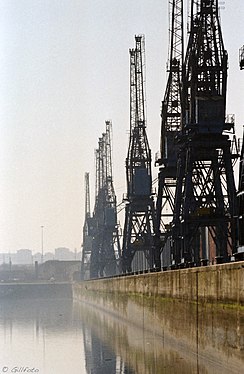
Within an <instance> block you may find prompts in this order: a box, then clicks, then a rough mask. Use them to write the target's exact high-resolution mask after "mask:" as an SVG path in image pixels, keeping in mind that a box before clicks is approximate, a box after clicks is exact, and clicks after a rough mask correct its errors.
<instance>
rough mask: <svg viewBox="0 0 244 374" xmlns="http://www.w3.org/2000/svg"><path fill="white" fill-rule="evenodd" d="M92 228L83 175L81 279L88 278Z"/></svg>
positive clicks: (87, 179)
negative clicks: (83, 202)
mask: <svg viewBox="0 0 244 374" xmlns="http://www.w3.org/2000/svg"><path fill="white" fill-rule="evenodd" d="M92 226H93V218H92V217H91V209H90V182H89V173H85V221H84V225H83V243H82V257H81V279H82V280H84V279H89V278H90V256H91V252H92V235H91V233H92Z"/></svg>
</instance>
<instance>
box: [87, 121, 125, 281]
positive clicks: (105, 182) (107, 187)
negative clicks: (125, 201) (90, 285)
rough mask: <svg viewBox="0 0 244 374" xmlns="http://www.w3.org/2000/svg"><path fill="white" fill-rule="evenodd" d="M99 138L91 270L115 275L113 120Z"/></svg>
mask: <svg viewBox="0 0 244 374" xmlns="http://www.w3.org/2000/svg"><path fill="white" fill-rule="evenodd" d="M105 123H106V131H105V133H103V134H102V137H100V138H99V142H98V148H97V149H96V151H95V161H96V197H95V207H94V213H93V218H94V223H95V224H94V231H93V244H92V253H91V264H90V272H91V277H92V278H97V277H103V276H109V275H115V274H116V273H117V271H118V263H119V259H120V255H121V254H120V242H119V231H118V224H117V208H116V195H115V191H114V185H113V175H112V143H111V142H112V139H111V131H112V122H111V121H106V122H105Z"/></svg>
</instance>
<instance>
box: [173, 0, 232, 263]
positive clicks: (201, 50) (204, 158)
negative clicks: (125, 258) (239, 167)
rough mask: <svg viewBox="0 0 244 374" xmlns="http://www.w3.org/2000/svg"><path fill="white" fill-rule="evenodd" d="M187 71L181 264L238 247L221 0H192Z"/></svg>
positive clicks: (176, 243) (176, 251)
mask: <svg viewBox="0 0 244 374" xmlns="http://www.w3.org/2000/svg"><path fill="white" fill-rule="evenodd" d="M183 71H184V74H183V98H184V100H183V102H182V104H183V105H182V118H183V122H182V136H181V137H180V139H179V148H180V153H179V158H178V167H177V188H176V199H175V201H176V204H175V210H174V219H173V256H174V261H175V262H176V263H177V264H179V263H181V264H182V266H184V265H183V264H185V263H187V264H191V263H192V262H193V263H196V264H198V263H200V261H201V260H202V261H203V262H207V261H208V260H212V259H213V258H214V257H215V258H216V261H217V262H221V261H228V259H229V256H230V255H231V250H232V251H235V248H236V237H235V232H236V228H235V216H236V214H237V211H236V208H237V206H236V190H235V184H234V177H233V168H232V161H231V159H232V155H231V151H230V148H231V141H230V136H229V134H228V133H227V131H234V128H233V124H229V123H226V121H225V115H226V82H227V52H226V51H225V49H224V43H223V38H222V32H221V26H220V19H219V7H218V0H192V1H191V26H190V34H189V41H188V47H187V52H186V58H185V62H184V69H183Z"/></svg>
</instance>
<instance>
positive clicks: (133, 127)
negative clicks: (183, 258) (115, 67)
mask: <svg viewBox="0 0 244 374" xmlns="http://www.w3.org/2000/svg"><path fill="white" fill-rule="evenodd" d="M129 52H130V138H129V147H128V154H127V158H126V178H127V198H126V206H125V224H124V233H123V246H122V270H123V272H131V270H132V268H133V267H134V265H135V261H134V263H133V259H134V257H135V256H138V255H139V253H140V254H142V255H143V256H144V258H145V259H146V264H145V267H146V268H153V267H154V266H157V265H158V257H159V256H158V257H157V256H156V250H155V245H154V244H155V242H154V235H155V210H154V202H153V198H152V173H151V150H150V148H149V143H148V139H147V134H146V116H145V97H144V68H145V62H144V59H145V55H144V54H145V49H144V37H143V36H135V49H131V50H130V51H129ZM139 266H140V265H139ZM143 266H144V265H143ZM134 270H143V269H142V268H141V267H140V268H139V269H135V268H134Z"/></svg>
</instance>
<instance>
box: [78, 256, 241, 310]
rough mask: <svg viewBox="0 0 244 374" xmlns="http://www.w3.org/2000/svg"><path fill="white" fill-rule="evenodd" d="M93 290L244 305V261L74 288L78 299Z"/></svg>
mask: <svg viewBox="0 0 244 374" xmlns="http://www.w3.org/2000/svg"><path fill="white" fill-rule="evenodd" d="M89 291H92V292H98V293H122V294H127V295H145V296H150V297H151V296H161V297H163V298H172V299H178V300H184V301H189V302H207V303H216V304H230V305H232V306H244V262H236V263H228V264H223V265H213V266H208V267H198V268H189V269H181V270H174V271H164V272H157V273H146V274H140V275H131V276H121V277H114V278H105V279H98V280H89V281H86V282H81V283H76V284H75V286H74V292H75V295H76V297H81V295H82V297H85V296H86V295H88V294H89ZM79 295H80V296H79Z"/></svg>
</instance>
